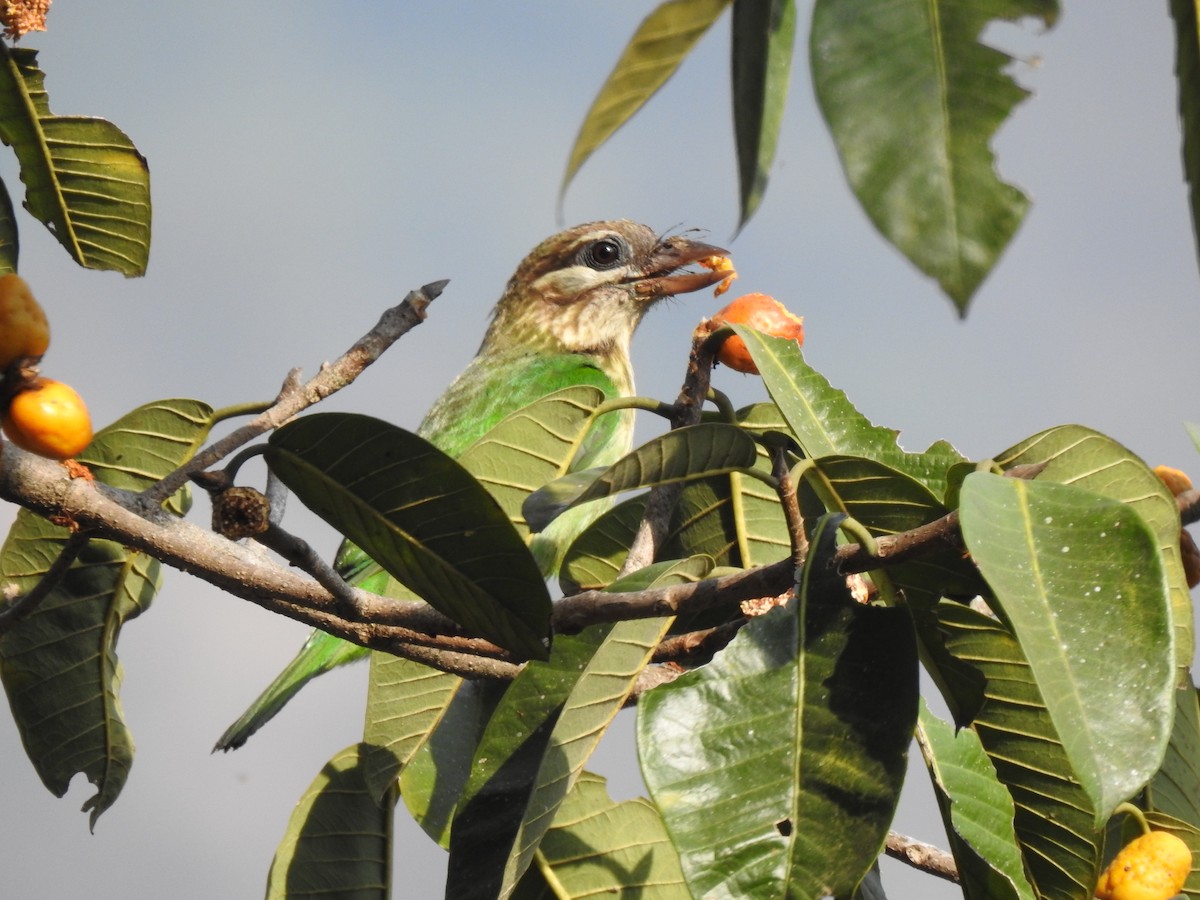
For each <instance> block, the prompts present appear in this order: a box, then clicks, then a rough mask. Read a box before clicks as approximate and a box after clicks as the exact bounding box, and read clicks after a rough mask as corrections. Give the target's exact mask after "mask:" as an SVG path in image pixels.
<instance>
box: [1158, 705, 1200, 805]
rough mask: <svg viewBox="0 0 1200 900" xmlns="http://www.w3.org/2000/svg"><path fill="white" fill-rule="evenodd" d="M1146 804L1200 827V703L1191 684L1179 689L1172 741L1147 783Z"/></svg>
mask: <svg viewBox="0 0 1200 900" xmlns="http://www.w3.org/2000/svg"><path fill="white" fill-rule="evenodd" d="M1146 808H1147V809H1151V810H1155V811H1157V812H1161V813H1164V814H1166V815H1169V816H1173V817H1174V818H1176V819H1180V820H1182V821H1184V822H1187V823H1189V824H1190V825H1192V826H1193V827H1195V828H1200V704H1198V703H1197V698H1196V689H1195V688H1194V687H1192V686H1191V685H1190V684H1189V685H1188V686H1187V687H1184V688H1181V689H1179V690H1177V691H1176V692H1175V724H1174V727H1173V728H1172V729H1171V741H1170V743H1169V744H1167V752H1166V755H1165V756H1164V757H1163V763H1162V765H1161V766H1160V767H1159V769H1158V771H1157V772H1155V773H1154V777H1153V778H1151V779H1150V783H1149V784H1148V785H1146Z"/></svg>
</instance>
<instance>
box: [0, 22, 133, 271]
mask: <svg viewBox="0 0 1200 900" xmlns="http://www.w3.org/2000/svg"><path fill="white" fill-rule="evenodd" d="M44 81H45V75H44V74H43V73H42V71H41V70H40V69H39V68H38V67H37V53H36V51H34V50H25V49H15V48H14V49H8V48H7V46H5V47H3V48H0V139H3V141H4V143H5V144H8V145H9V146H10V147H12V148H13V150H14V151H15V152H16V154H17V159H18V160H19V162H20V164H21V180H22V181H24V182H25V186H26V194H25V208H26V209H28V210H29V212H30V213H32V214H33V215H34V216H35V217H36V218H37V219H38V220H39V221H41V222H42V223H43V224H45V226H46V227H47V228H49V229H50V232H51V233H52V234H53V235H54V236H55V237H56V238H57V239H58V241H59V243H60V244H62V245H63V246H64V247H65V248H66V249H67V252H68V253H69V254H71V258H72V259H74V260H75V261H76V262H77V263H79V264H80V265H81V266H85V267H87V268H89V269H107V270H113V271H117V272H121V273H122V274H124V275H143V274H145V271H146V263H147V262H148V260H149V257H150V170H149V168H148V167H147V165H146V160H145V158H144V157H143V156H142V155H141V154H140V153H138V151H137V148H136V147H134V146H133V143H132V142H131V141H130V140H129V138H128V137H127V136H126V135H125V133H124V132H122V131H121V130H120V129H119V128H117V127H116V126H115V125H113V124H112V123H111V122H107V121H105V120H104V119H95V118H88V117H84V116H56V115H54V114H52V113H51V112H50V104H49V100H48V98H47V96H46V89H45V86H44ZM14 249H15V248H14Z"/></svg>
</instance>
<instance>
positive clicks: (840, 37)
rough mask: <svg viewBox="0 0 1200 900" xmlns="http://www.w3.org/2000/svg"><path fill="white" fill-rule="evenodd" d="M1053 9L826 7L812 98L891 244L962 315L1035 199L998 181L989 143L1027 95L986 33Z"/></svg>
mask: <svg viewBox="0 0 1200 900" xmlns="http://www.w3.org/2000/svg"><path fill="white" fill-rule="evenodd" d="M1057 10H1058V8H1057V3H1056V2H1055V0H986V2H982V3H951V2H947V0H933V2H927V0H898V2H892V3H888V4H885V5H883V6H881V5H879V4H878V3H873V2H870V0H817V3H816V5H815V7H814V9H813V20H812V33H811V35H810V46H811V60H812V75H813V86H814V88H815V90H816V94H817V101H818V103H819V105H820V107H821V112H822V114H823V115H824V116H825V120H826V122H827V123H828V124H829V129H830V131H831V132H832V134H833V140H834V143H835V144H836V145H837V149H838V154H839V155H840V157H841V160H842V166H843V167H844V168H845V170H846V177H847V180H848V181H849V183H850V187H851V189H852V190H853V191H854V193H855V195H856V196H857V197H858V200H859V202H860V203H861V204H862V206H863V209H864V211H865V212H866V213H867V215H868V216H869V217H870V219H871V221H872V222H873V223H874V224H875V227H876V228H878V229H879V231H880V232H881V233H882V234H883V236H884V237H885V238H886V239H887V240H888V241H890V242H891V243H892V244H894V245H895V246H896V247H897V249H899V250H900V252H902V253H903V254H904V255H905V256H907V257H908V258H909V259H910V260H911V261H912V262H913V264H914V265H916V266H917V268H919V269H920V270H921V271H922V272H924V273H925V274H927V275H929V276H931V277H933V278H936V279H937V281H938V283H939V284H940V285H941V287H942V290H943V291H945V293H946V294H947V295H948V296H949V297H950V299H951V300H952V301H953V302H954V304H955V306H956V307H957V308H958V310H959V312H960V313H964V314H965V312H966V308H967V304H968V302H969V301H970V299H971V296H972V294H974V292H975V290H976V288H978V287H979V284H980V283H981V282H982V281H983V279H984V278H985V277H987V274H988V273H989V272H990V271H991V269H992V266H993V265H995V263H996V260H997V259H998V258H999V256H1000V254H1001V253H1002V252H1003V251H1004V249H1005V247H1007V246H1008V243H1009V241H1010V240H1011V239H1012V237H1013V235H1014V234H1015V233H1016V230H1017V228H1018V226H1019V225H1020V224H1021V220H1022V219H1023V218H1024V215H1025V211H1026V209H1027V207H1028V205H1029V201H1028V199H1027V198H1026V197H1025V196H1024V195H1023V194H1022V193H1021V192H1020V191H1019V190H1017V189H1016V188H1015V187H1013V186H1011V185H1009V184H1006V183H1004V182H1003V181H1001V180H1000V179H999V178H998V177H997V175H996V170H995V161H994V159H993V155H992V150H991V147H990V143H991V140H992V137H993V136H994V134H995V133H996V130H997V129H998V128H999V127H1000V125H1001V124H1002V123H1003V121H1004V120H1005V118H1006V117H1007V116H1008V115H1009V113H1010V112H1011V111H1012V109H1013V107H1014V106H1016V104H1017V103H1019V102H1020V101H1021V100H1022V99H1024V98H1025V96H1026V94H1027V92H1026V91H1025V90H1024V89H1023V88H1021V87H1019V86H1018V85H1017V84H1016V83H1015V82H1014V81H1013V79H1012V78H1011V77H1010V76H1009V75H1008V74H1006V73H1005V69H1006V68H1007V67H1008V66H1009V65H1010V64H1011V63H1012V58H1011V57H1009V56H1008V55H1007V54H1005V53H1002V52H1001V51H999V50H996V49H993V48H992V47H988V46H986V45H985V44H982V43H980V42H979V36H980V34H981V33H982V32H983V30H984V29H985V28H986V27H987V26H988V24H989V23H991V22H993V21H996V20H1009V21H1015V20H1017V19H1021V18H1025V17H1030V16H1036V17H1037V18H1040V19H1041V20H1042V21H1043V22H1045V23H1046V25H1047V26H1050V25H1052V24H1053V23H1054V21H1055V18H1056V17H1057Z"/></svg>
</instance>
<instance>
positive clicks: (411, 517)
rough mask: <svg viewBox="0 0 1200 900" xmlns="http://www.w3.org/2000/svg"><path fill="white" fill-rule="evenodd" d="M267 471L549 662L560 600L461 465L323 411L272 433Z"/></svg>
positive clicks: (446, 606) (456, 611)
mask: <svg viewBox="0 0 1200 900" xmlns="http://www.w3.org/2000/svg"><path fill="white" fill-rule="evenodd" d="M266 459H267V464H268V465H269V466H270V467H271V469H272V471H274V472H275V473H276V474H277V475H278V476H279V478H280V479H281V480H282V481H283V483H284V484H286V485H287V486H288V488H290V489H291V490H292V491H293V492H295V494H296V495H297V497H299V498H300V501H301V502H302V503H304V505H305V506H307V507H309V509H311V510H313V512H315V513H316V514H317V515H319V516H320V517H321V518H323V519H324V520H325V521H326V522H328V523H329V524H331V525H332V526H333V527H334V528H336V529H337V530H338V531H340V532H341V533H342V534H344V535H345V536H346V537H347V538H349V539H350V540H351V541H353V542H354V543H355V544H357V545H358V546H359V547H361V548H362V549H363V550H365V551H366V552H367V554H368V555H369V556H370V557H371V558H372V559H374V560H375V561H376V562H377V563H379V565H381V566H382V567H383V568H384V569H386V570H387V571H388V573H389V574H391V575H392V576H393V577H394V578H396V579H397V580H398V581H400V582H402V583H403V584H404V585H406V586H407V587H408V588H410V589H411V590H413V591H414V592H416V593H417V594H418V595H419V596H420V597H421V598H422V599H424V600H425V601H426V602H427V603H429V604H430V605H431V606H433V607H434V608H436V609H438V610H439V611H440V612H442V613H444V614H445V615H447V616H449V617H450V618H452V619H454V620H455V621H456V622H459V623H460V624H461V625H463V626H464V627H465V628H467V629H468V630H469V631H472V632H474V633H476V634H481V635H484V636H485V637H488V638H489V639H491V640H493V641H495V642H496V643H498V644H500V645H501V646H503V647H505V648H506V649H508V650H510V651H511V652H513V653H516V654H519V655H521V656H522V657H525V658H538V659H543V658H545V656H546V653H547V651H546V647H545V643H544V642H545V640H546V639H547V638H548V636H549V631H550V611H551V610H550V595H549V593H548V592H547V590H546V585H545V582H544V581H543V580H542V575H541V572H540V571H539V570H538V567H537V563H536V562H534V559H533V557H532V556H530V554H529V551H528V549H527V548H526V547H525V542H524V541H523V540H522V539H521V536H520V534H518V533H517V531H516V529H515V528H514V527H513V525H512V523H511V522H510V521H509V519H508V516H507V515H506V514H505V513H504V511H503V510H502V509H501V508H500V507H499V505H498V504H497V503H496V501H495V500H494V499H493V498H492V497H491V495H490V494H489V493H488V492H487V491H486V490H485V489H484V488H483V486H482V485H480V484H479V482H477V481H476V480H475V479H474V478H472V477H471V475H470V474H469V473H468V472H467V471H466V470H465V469H463V468H462V466H460V465H459V464H458V463H456V462H455V461H454V460H452V459H451V458H450V457H448V456H446V455H445V454H444V453H442V452H441V451H440V450H438V449H437V448H436V447H434V446H433V445H432V444H430V443H429V442H428V441H426V440H424V439H422V438H420V437H417V436H416V435H415V434H412V433H410V432H407V431H404V430H403V429H401V428H397V427H395V426H394V425H389V424H388V423H386V422H383V421H380V420H379V419H374V418H371V417H369V416H360V415H350V414H345V413H317V414H315V415H311V416H305V417H303V418H301V419H297V420H295V421H293V422H290V423H288V424H287V425H284V426H283V427H282V428H280V429H278V430H277V431H276V432H275V433H274V434H273V435H271V438H270V443H269V445H268V448H267V452H266Z"/></svg>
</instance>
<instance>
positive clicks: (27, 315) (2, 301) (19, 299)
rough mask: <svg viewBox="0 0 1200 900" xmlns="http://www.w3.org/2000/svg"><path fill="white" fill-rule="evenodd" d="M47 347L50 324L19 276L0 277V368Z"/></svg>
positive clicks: (4, 367) (44, 350)
mask: <svg viewBox="0 0 1200 900" xmlns="http://www.w3.org/2000/svg"><path fill="white" fill-rule="evenodd" d="M49 346H50V323H49V322H47V321H46V313H45V312H43V311H42V308H41V306H39V305H38V302H37V300H35V299H34V297H33V292H32V291H31V290H29V285H28V284H26V283H25V279H24V278H22V277H21V276H20V275H13V274H9V275H4V276H2V277H0V369H6V368H8V366H9V365H10V364H12V362H13V361H14V360H18V359H22V358H23V357H27V356H34V357H37V356H41V355H42V354H43V353H45V352H46V348H47V347H49Z"/></svg>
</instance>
